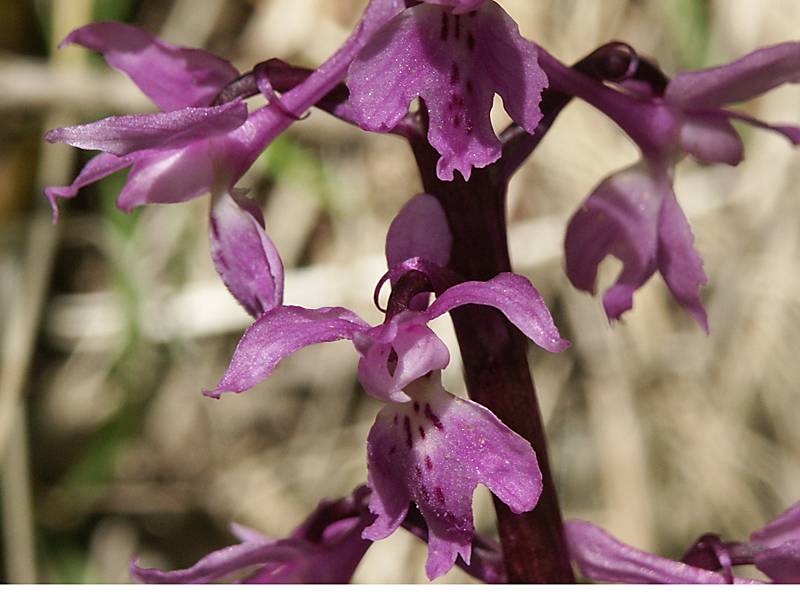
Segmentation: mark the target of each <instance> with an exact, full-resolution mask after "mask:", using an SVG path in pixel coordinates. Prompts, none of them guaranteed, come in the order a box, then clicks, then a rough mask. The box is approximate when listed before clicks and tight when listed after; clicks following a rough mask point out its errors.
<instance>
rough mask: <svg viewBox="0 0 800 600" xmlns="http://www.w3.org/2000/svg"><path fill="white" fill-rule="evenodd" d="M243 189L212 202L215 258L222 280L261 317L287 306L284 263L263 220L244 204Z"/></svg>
mask: <svg viewBox="0 0 800 600" xmlns="http://www.w3.org/2000/svg"><path fill="white" fill-rule="evenodd" d="M247 202H249V199H248V198H247V197H246V195H245V194H244V192H243V191H242V190H231V191H230V192H229V193H228V192H225V193H222V194H219V195H218V196H217V197H215V198H213V199H212V207H211V215H210V219H209V237H210V241H211V258H212V259H213V260H214V266H215V267H216V268H217V272H218V273H219V275H220V277H222V281H224V282H225V285H226V286H227V287H228V290H230V292H231V294H233V297H234V298H236V299H237V300H238V301H239V303H240V304H241V305H242V306H243V307H244V309H245V310H246V311H247V312H248V313H250V314H251V315H252V316H253V317H256V318H258V317H259V316H261V315H262V314H263V313H265V312H266V311H268V310H271V309H273V308H275V307H276V306H278V305H280V304H282V303H283V262H281V257H280V255H279V254H278V250H277V248H275V244H273V243H272V240H271V239H269V236H267V233H266V231H265V230H264V225H263V217H262V216H261V211H260V209H259V208H258V207H252V208H253V209H254V210H256V211H258V212H257V215H258V216H254V214H253V213H252V212H251V210H250V209H249V207H246V205H245V204H244V203H247ZM258 217H261V220H260V221H259V218H258Z"/></svg>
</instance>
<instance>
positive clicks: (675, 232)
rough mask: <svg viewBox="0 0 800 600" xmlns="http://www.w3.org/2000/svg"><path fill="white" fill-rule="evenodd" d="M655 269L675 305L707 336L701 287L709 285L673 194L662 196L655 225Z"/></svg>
mask: <svg viewBox="0 0 800 600" xmlns="http://www.w3.org/2000/svg"><path fill="white" fill-rule="evenodd" d="M658 269H659V271H660V272H661V276H662V277H663V278H664V281H665V282H666V284H667V287H668V288H669V290H670V292H672V295H673V296H674V297H675V299H676V300H677V301H678V303H679V304H680V305H681V306H683V308H685V309H686V311H687V312H688V313H689V314H690V315H692V318H694V320H695V321H697V322H698V323H699V324H700V326H701V327H702V328H703V329H704V330H705V332H706V333H708V316H707V315H706V309H705V308H704V307H703V301H702V299H701V298H700V288H701V287H702V286H704V285H705V284H706V283H707V282H708V277H706V273H705V271H704V270H703V259H702V258H700V255H699V254H698V253H697V250H695V249H694V235H692V229H691V227H690V226H689V222H688V221H687V220H686V216H685V215H684V214H683V211H682V210H681V207H680V206H679V205H678V201H677V200H676V199H675V194H674V193H673V192H672V190H671V189H670V190H669V192H668V193H667V194H665V196H664V200H663V204H662V207H661V214H660V216H659V222H658Z"/></svg>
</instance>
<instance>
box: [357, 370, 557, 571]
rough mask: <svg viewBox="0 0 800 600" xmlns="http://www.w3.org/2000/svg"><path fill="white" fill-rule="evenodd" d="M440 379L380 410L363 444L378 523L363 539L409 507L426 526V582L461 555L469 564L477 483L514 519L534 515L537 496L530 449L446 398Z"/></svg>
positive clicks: (470, 406) (489, 419)
mask: <svg viewBox="0 0 800 600" xmlns="http://www.w3.org/2000/svg"><path fill="white" fill-rule="evenodd" d="M440 377H441V374H440V372H438V371H436V372H433V373H431V374H430V375H428V376H427V377H424V378H422V379H420V380H418V381H417V382H415V383H414V384H412V385H410V386H409V387H408V388H406V389H407V391H408V393H409V395H410V396H411V398H412V402H410V403H406V404H392V405H389V406H386V407H384V408H383V409H382V410H381V411H380V412H379V413H378V416H377V419H376V420H375V424H374V425H373V426H372V429H371V430H370V433H369V437H368V441H367V449H368V450H367V452H368V458H367V463H368V469H369V475H370V487H371V488H372V492H373V493H372V498H371V500H370V510H371V511H372V512H373V513H375V514H376V515H377V520H376V522H375V524H374V525H372V526H371V527H369V528H367V529H366V530H365V532H364V535H365V537H367V538H368V539H374V540H377V539H382V538H384V537H386V536H387V535H389V534H390V533H391V532H392V531H394V529H396V527H397V526H399V525H400V522H401V521H402V518H403V517H404V516H405V512H406V510H407V508H408V501H409V499H410V500H413V501H414V502H416V503H417V506H419V509H420V512H421V513H422V515H423V517H424V518H425V521H426V523H427V525H428V562H427V565H426V572H427V574H428V577H429V578H430V579H435V578H436V577H439V576H440V575H443V574H444V573H446V572H447V571H449V570H450V568H451V567H452V566H453V564H454V562H455V560H456V557H457V556H458V555H461V557H462V558H463V559H464V561H465V562H467V563H469V560H470V548H471V543H472V538H473V535H474V529H473V523H472V495H473V492H474V491H475V487H476V486H477V485H478V484H479V483H482V484H484V485H486V486H487V487H488V488H489V489H490V490H491V491H492V492H493V493H494V494H495V495H496V496H497V497H498V498H500V500H502V501H503V502H504V503H505V504H507V505H508V506H509V508H511V510H512V511H514V512H516V513H520V512H525V511H528V510H531V509H533V507H534V506H536V502H537V501H538V499H539V494H540V493H541V488H542V480H541V473H540V471H539V466H538V464H537V462H536V455H535V453H534V451H533V448H531V445H530V444H529V443H528V442H527V441H526V440H525V439H523V438H522V437H520V436H519V435H517V434H516V433H514V432H513V431H511V430H510V429H509V428H508V427H506V426H505V425H503V423H501V422H500V420H499V419H497V417H495V416H494V415H493V414H492V413H491V412H490V411H489V410H487V409H486V408H484V407H483V406H481V405H479V404H476V403H474V402H471V401H469V400H462V399H461V398H456V397H455V396H453V395H452V394H449V393H447V392H446V391H445V390H444V389H442V386H441V379H440Z"/></svg>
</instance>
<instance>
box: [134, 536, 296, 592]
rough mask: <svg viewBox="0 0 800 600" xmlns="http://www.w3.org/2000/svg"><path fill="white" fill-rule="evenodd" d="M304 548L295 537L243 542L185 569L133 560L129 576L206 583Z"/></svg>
mask: <svg viewBox="0 0 800 600" xmlns="http://www.w3.org/2000/svg"><path fill="white" fill-rule="evenodd" d="M304 551H305V552H307V549H306V544H305V543H303V542H300V541H295V540H280V541H277V542H243V543H241V544H237V545H235V546H228V547H227V548H222V549H221V550H216V551H214V552H212V553H211V554H209V555H208V556H204V557H203V558H201V559H200V560H199V561H197V563H195V564H194V565H193V566H191V567H189V568H188V569H180V570H176V571H161V570H159V569H145V568H142V567H140V566H139V564H138V563H137V562H134V563H133V564H132V565H131V575H132V576H133V579H134V580H135V581H138V582H141V583H209V582H212V581H216V580H218V579H222V578H224V577H226V576H228V575H233V574H235V573H237V572H239V571H241V570H242V569H246V568H248V567H258V566H261V565H264V564H266V563H284V562H289V561H292V560H297V559H298V558H300V557H301V556H302V555H303V553H304Z"/></svg>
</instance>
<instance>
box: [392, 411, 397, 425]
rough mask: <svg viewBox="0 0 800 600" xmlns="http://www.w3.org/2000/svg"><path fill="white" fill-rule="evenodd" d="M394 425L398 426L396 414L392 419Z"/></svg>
mask: <svg viewBox="0 0 800 600" xmlns="http://www.w3.org/2000/svg"><path fill="white" fill-rule="evenodd" d="M392 423H394V424H395V425H397V413H394V418H393V419H392Z"/></svg>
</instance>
